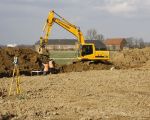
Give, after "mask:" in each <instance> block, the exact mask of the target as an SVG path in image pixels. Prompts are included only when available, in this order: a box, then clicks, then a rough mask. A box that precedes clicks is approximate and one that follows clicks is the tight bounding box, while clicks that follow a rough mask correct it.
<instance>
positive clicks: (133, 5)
mask: <svg viewBox="0 0 150 120" xmlns="http://www.w3.org/2000/svg"><path fill="white" fill-rule="evenodd" d="M95 8H96V9H97V10H101V11H106V12H108V13H111V14H117V15H118V14H119V15H129V14H130V15H133V14H135V13H136V12H138V11H141V10H146V9H148V10H150V0H104V4H103V5H98V6H95Z"/></svg>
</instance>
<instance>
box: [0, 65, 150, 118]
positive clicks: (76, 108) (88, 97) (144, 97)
mask: <svg viewBox="0 0 150 120" xmlns="http://www.w3.org/2000/svg"><path fill="white" fill-rule="evenodd" d="M10 82H11V78H1V79H0V84H1V85H0V86H1V89H2V90H3V91H4V92H3V93H1V94H3V95H1V97H0V114H1V118H0V119H2V118H3V119H4V118H8V119H11V118H12V119H14V120H24V119H26V120H56V119H57V120H101V119H104V120H105V119H106V120H126V119H127V120H149V119H150V69H143V68H142V69H130V70H93V71H83V72H70V73H61V74H57V75H47V76H33V77H23V76H22V77H21V89H22V94H21V95H20V96H17V97H16V96H11V97H7V96H5V94H6V93H7V91H6V89H8V88H9V84H10ZM2 96H3V97H2Z"/></svg>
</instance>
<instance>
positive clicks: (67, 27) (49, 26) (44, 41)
mask: <svg viewBox="0 0 150 120" xmlns="http://www.w3.org/2000/svg"><path fill="white" fill-rule="evenodd" d="M55 16H57V17H55ZM54 23H56V24H58V25H59V26H61V27H62V28H64V29H65V30H67V31H69V32H70V33H72V34H73V35H74V36H75V37H76V38H77V39H78V42H79V43H80V44H84V43H85V41H84V36H83V34H82V32H81V31H80V29H79V28H78V27H76V26H75V25H73V24H71V23H69V22H68V21H67V20H65V19H64V18H63V17H61V16H60V15H58V14H57V13H55V12H54V11H50V12H49V14H48V17H47V21H46V23H45V25H44V29H43V32H44V37H41V40H40V46H41V47H45V46H46V45H47V43H48V37H49V35H50V33H51V29H52V26H53V24H54Z"/></svg>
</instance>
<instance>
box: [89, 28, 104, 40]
mask: <svg viewBox="0 0 150 120" xmlns="http://www.w3.org/2000/svg"><path fill="white" fill-rule="evenodd" d="M86 39H87V40H101V41H103V40H104V36H103V35H102V34H98V33H97V31H96V30H95V29H89V30H88V31H87V34H86Z"/></svg>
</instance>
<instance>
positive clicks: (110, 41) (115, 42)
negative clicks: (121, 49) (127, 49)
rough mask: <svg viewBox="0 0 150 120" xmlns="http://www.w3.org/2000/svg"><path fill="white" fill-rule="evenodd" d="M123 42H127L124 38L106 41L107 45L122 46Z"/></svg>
mask: <svg viewBox="0 0 150 120" xmlns="http://www.w3.org/2000/svg"><path fill="white" fill-rule="evenodd" d="M123 41H125V39H124V38H111V39H107V40H106V41H105V44H106V45H120V44H121V43H122V42H123Z"/></svg>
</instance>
